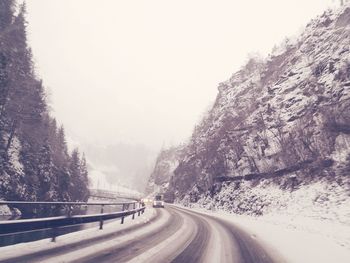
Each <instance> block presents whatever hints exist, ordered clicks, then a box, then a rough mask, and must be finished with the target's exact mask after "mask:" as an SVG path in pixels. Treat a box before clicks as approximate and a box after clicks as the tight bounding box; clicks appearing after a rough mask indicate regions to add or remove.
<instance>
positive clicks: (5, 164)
mask: <svg viewBox="0 0 350 263" xmlns="http://www.w3.org/2000/svg"><path fill="white" fill-rule="evenodd" d="M15 8H16V5H15V1H13V0H0V198H4V199H7V200H31V201H72V200H74V201H86V200H87V198H88V194H89V193H88V179H87V170H86V162H85V160H84V161H82V160H80V159H79V153H78V151H77V150H76V151H73V153H72V156H70V155H69V153H68V147H67V142H66V138H65V132H64V128H63V126H61V127H59V128H58V127H57V123H56V120H55V119H54V118H51V117H50V115H49V112H48V107H47V103H46V94H45V89H44V86H43V84H42V81H41V80H38V78H37V77H36V76H35V73H34V65H33V60H32V53H31V50H30V48H29V47H28V44H27V33H26V19H25V15H26V8H25V4H23V5H21V6H19V9H18V15H17V16H15V15H14V14H15ZM19 208H20V210H21V211H22V212H24V213H25V214H27V215H28V214H38V213H40V214H46V212H45V211H44V209H43V210H40V208H38V209H37V208H34V207H33V208H30V207H19Z"/></svg>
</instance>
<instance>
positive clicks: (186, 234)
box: [0, 206, 283, 263]
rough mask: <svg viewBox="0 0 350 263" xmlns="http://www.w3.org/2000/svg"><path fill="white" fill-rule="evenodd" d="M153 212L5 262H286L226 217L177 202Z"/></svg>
mask: <svg viewBox="0 0 350 263" xmlns="http://www.w3.org/2000/svg"><path fill="white" fill-rule="evenodd" d="M148 210H151V211H152V213H153V216H152V217H151V218H150V219H149V220H148V221H147V222H146V221H145V222H141V223H137V224H136V226H135V224H134V225H130V226H129V227H128V228H126V229H119V230H117V231H116V230H115V229H114V230H113V229H107V230H106V231H105V230H104V231H100V232H97V233H98V235H97V236H94V235H92V236H88V235H87V236H86V239H85V240H84V241H83V242H77V240H75V241H74V238H63V240H65V239H66V240H69V239H71V240H70V241H65V243H64V244H59V243H58V244H54V245H52V246H51V247H49V246H48V247H47V248H46V249H45V247H44V248H43V247H42V246H41V245H37V246H36V248H35V249H33V251H31V250H30V249H29V250H28V251H27V252H26V253H24V254H23V255H16V254H17V253H16V252H15V250H13V251H12V253H9V255H10V257H8V258H7V259H6V253H5V252H6V251H5V252H4V254H2V255H3V256H5V257H3V258H2V257H1V256H0V262H50V263H51V262H153V263H155V262H186V263H190V262H237V263H241V262H242V263H243V262H249V263H253V262H255V263H258V262H261V263H265V262H283V260H282V259H281V258H278V257H277V256H276V254H275V253H271V251H270V250H269V249H266V247H264V246H263V245H262V244H260V242H258V240H257V238H256V237H255V236H254V235H249V234H248V233H246V232H245V231H243V230H242V229H240V228H238V227H237V226H235V225H234V224H233V223H232V222H229V221H226V220H225V219H222V218H217V217H213V216H210V215H206V214H202V213H197V212H194V211H191V210H188V209H183V208H179V207H176V206H167V207H166V208H165V209H155V210H154V209H151V208H150V209H148ZM149 213H150V212H149ZM39 242H42V241H39ZM38 244H39V243H38ZM21 246H24V244H21ZM5 250H6V249H5ZM7 250H9V248H7ZM19 250H20V249H18V253H20V251H19ZM35 250H36V251H35ZM0 252H1V249H0ZM272 255H273V256H272Z"/></svg>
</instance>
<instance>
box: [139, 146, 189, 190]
mask: <svg viewBox="0 0 350 263" xmlns="http://www.w3.org/2000/svg"><path fill="white" fill-rule="evenodd" d="M184 154H185V152H184V146H182V145H181V146H178V147H171V148H168V149H163V150H162V151H161V152H160V153H159V155H158V157H157V160H156V163H155V166H154V170H153V172H152V174H151V176H150V178H149V181H148V185H147V189H146V192H147V193H149V194H151V193H165V192H166V191H167V189H168V187H169V180H170V178H171V177H172V176H173V175H174V170H175V169H176V167H177V166H178V165H179V160H180V159H182V158H183V156H184Z"/></svg>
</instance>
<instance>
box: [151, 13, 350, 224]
mask: <svg viewBox="0 0 350 263" xmlns="http://www.w3.org/2000/svg"><path fill="white" fill-rule="evenodd" d="M258 44H259V43H257V45H258ZM218 89H219V93H218V95H217V98H216V102H215V104H214V106H213V107H212V109H211V110H210V111H209V112H208V113H207V115H206V116H205V117H204V118H203V120H202V121H201V123H200V124H199V125H197V126H196V127H195V129H194V132H193V134H192V137H191V139H190V142H189V143H188V144H187V145H186V146H185V147H184V149H183V150H182V151H181V154H178V155H177V156H176V157H175V158H174V155H173V154H169V155H165V153H166V152H164V154H163V153H161V154H160V158H158V163H157V164H156V166H155V167H156V168H155V170H154V171H153V174H152V177H151V183H152V181H155V178H158V177H161V176H162V174H164V169H160V167H162V166H163V164H167V163H170V164H178V165H177V167H176V168H175V169H173V168H171V169H168V171H171V172H170V179H169V181H168V185H167V188H166V191H167V193H168V195H169V196H173V197H174V198H175V199H176V200H177V201H179V202H182V203H185V204H190V203H199V204H201V205H203V206H205V207H209V208H210V207H220V208H223V209H228V210H230V211H233V212H237V213H252V214H262V213H265V212H267V211H269V209H270V208H271V206H273V205H275V206H278V207H279V208H281V207H283V206H284V207H286V206H287V205H288V202H289V203H292V202H291V201H290V200H291V199H290V198H291V196H294V194H291V193H296V192H297V191H298V190H299V189H302V188H304V187H311V186H312V187H316V185H319V183H321V182H322V186H320V187H318V189H319V191H321V192H322V193H321V194H318V195H317V196H318V197H320V199H318V197H317V196H313V197H311V196H310V197H308V198H310V200H311V201H310V202H311V203H313V202H315V205H320V206H322V203H317V202H321V201H320V200H323V201H322V202H331V201H330V200H331V197H330V195H331V193H333V192H334V191H335V192H336V191H339V192H338V197H336V198H338V199H337V200H338V201H339V202H338V205H339V206H341V205H343V204H344V202H347V201H349V196H348V195H347V194H346V193H349V192H350V174H349V173H350V7H349V6H347V7H343V8H342V9H341V10H338V11H331V10H328V11H326V12H325V13H324V14H323V15H321V16H319V17H317V18H316V19H314V20H312V21H311V22H310V23H309V24H308V25H307V27H306V29H305V31H304V32H303V33H302V34H301V35H300V36H299V37H298V38H297V39H296V40H293V41H292V40H287V41H286V42H284V43H282V44H281V45H280V46H277V47H275V48H274V50H273V52H272V53H271V55H269V56H268V57H267V58H266V59H262V58H260V57H252V58H250V60H249V61H248V63H247V64H246V65H245V66H243V67H242V68H241V69H240V70H239V71H238V72H236V73H234V74H233V75H232V77H231V78H230V79H228V80H227V81H225V82H223V83H221V84H220V85H219V88H218ZM162 156H165V158H161V157H162ZM166 158H168V159H166ZM176 158H177V159H176ZM168 166H169V167H170V166H171V165H168ZM173 170H174V171H173ZM168 174H169V173H168ZM168 174H167V175H166V176H164V178H168ZM161 184H162V185H166V182H165V181H161ZM281 191H282V192H281ZM277 192H278V193H283V194H279V195H274V193H277ZM327 196H328V199H327ZM312 198H316V201H314V199H312ZM300 200H301V199H300ZM303 200H304V199H303ZM312 200H313V201H312ZM327 200H328V201H327ZM332 200H333V199H332ZM304 201H305V200H304ZM333 201H334V200H333ZM334 207H337V206H334ZM335 210H336V208H335ZM339 211H340V210H339ZM325 213H326V212H325ZM347 220H348V219H347Z"/></svg>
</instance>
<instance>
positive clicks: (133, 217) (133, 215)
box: [132, 203, 136, 220]
mask: <svg viewBox="0 0 350 263" xmlns="http://www.w3.org/2000/svg"><path fill="white" fill-rule="evenodd" d="M135 209H136V203H134V209H133V210H134V212H133V213H132V219H133V220H134V219H135Z"/></svg>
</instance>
